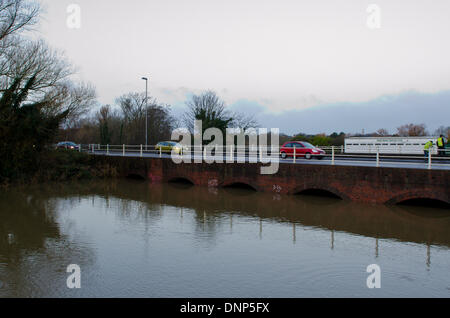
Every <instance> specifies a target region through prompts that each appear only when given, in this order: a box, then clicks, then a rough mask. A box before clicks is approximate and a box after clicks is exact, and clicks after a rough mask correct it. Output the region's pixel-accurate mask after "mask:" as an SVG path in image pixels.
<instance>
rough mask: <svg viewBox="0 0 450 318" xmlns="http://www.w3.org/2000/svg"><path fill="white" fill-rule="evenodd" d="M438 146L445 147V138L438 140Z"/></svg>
mask: <svg viewBox="0 0 450 318" xmlns="http://www.w3.org/2000/svg"><path fill="white" fill-rule="evenodd" d="M437 145H438V147H444V138H442V137H440V138H439V139H438V140H437Z"/></svg>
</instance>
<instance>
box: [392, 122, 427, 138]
mask: <svg viewBox="0 0 450 318" xmlns="http://www.w3.org/2000/svg"><path fill="white" fill-rule="evenodd" d="M397 134H398V135H399V136H401V137H408V136H411V137H417V136H426V135H427V134H428V132H427V131H426V128H425V124H420V125H417V124H407V125H403V126H400V127H398V128H397Z"/></svg>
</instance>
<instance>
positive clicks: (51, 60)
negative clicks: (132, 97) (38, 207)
mask: <svg viewBox="0 0 450 318" xmlns="http://www.w3.org/2000/svg"><path fill="white" fill-rule="evenodd" d="M40 12H41V8H40V5H39V3H38V2H36V1H28V0H2V1H0V91H1V97H0V158H1V166H0V178H3V179H5V178H6V179H11V178H14V177H17V176H18V175H19V174H27V173H31V172H32V170H33V168H35V167H36V165H37V164H39V160H40V155H41V154H42V152H44V151H45V150H46V148H47V147H48V145H49V144H50V143H51V142H52V141H53V140H54V138H55V136H56V134H57V133H58V129H59V127H61V126H67V127H68V126H70V123H71V122H72V121H73V120H76V119H77V118H80V117H82V116H83V115H84V114H86V113H87V112H88V111H89V110H90V109H91V107H92V105H93V104H94V103H95V98H96V93H95V89H94V87H93V86H92V85H90V84H88V83H82V82H77V81H74V80H73V78H72V75H73V74H74V68H73V66H72V65H70V63H68V62H67V59H66V58H65V56H64V55H63V54H62V53H61V52H59V51H57V50H54V49H52V48H50V47H49V46H48V45H47V44H46V43H45V41H44V40H34V39H31V38H29V37H27V36H26V35H25V33H26V32H30V31H33V28H34V27H35V26H36V24H37V23H38V21H39V15H40Z"/></svg>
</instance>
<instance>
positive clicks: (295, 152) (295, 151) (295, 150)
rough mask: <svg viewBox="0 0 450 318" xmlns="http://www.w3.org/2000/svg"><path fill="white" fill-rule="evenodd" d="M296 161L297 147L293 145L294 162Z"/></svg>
mask: <svg viewBox="0 0 450 318" xmlns="http://www.w3.org/2000/svg"><path fill="white" fill-rule="evenodd" d="M296 161H297V147H295V146H294V163H295V162H296Z"/></svg>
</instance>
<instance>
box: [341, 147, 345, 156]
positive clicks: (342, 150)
mask: <svg viewBox="0 0 450 318" xmlns="http://www.w3.org/2000/svg"><path fill="white" fill-rule="evenodd" d="M343 153H344V146H341V154H343Z"/></svg>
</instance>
